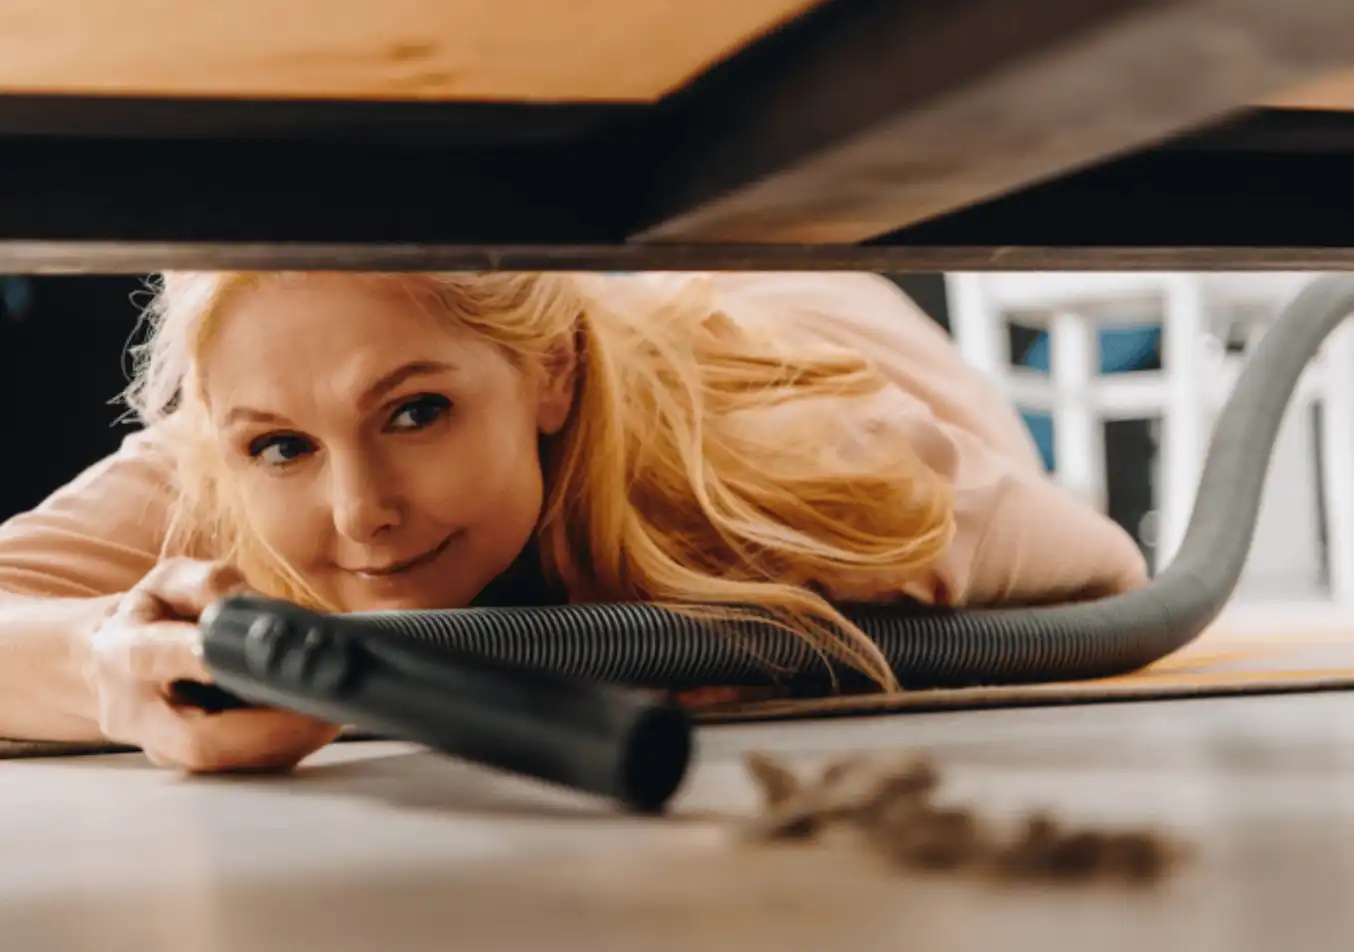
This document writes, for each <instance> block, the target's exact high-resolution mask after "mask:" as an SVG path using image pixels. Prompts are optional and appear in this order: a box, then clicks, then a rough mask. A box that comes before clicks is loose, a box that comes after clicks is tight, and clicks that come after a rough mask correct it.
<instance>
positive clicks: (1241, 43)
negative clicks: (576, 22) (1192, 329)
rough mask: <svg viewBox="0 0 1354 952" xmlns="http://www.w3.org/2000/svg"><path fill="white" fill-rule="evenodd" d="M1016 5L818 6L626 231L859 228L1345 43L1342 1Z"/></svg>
mask: <svg viewBox="0 0 1354 952" xmlns="http://www.w3.org/2000/svg"><path fill="white" fill-rule="evenodd" d="M1019 7H1020V16H1019V17H1015V18H1013V17H1012V15H1011V10H1012V5H1011V3H1010V2H1009V0H966V2H962V3H956V2H916V3H908V4H894V3H887V2H878V3H870V2H868V0H856V2H853V3H851V4H843V6H842V10H841V13H842V15H841V16H827V15H829V14H835V13H837V12H838V11H837V9H836V5H832V6H828V7H826V8H824V9H823V11H822V13H823V14H824V15H825V16H824V17H823V24H824V26H823V28H822V29H820V30H818V31H817V32H815V33H811V34H808V35H806V36H805V37H804V39H803V42H802V44H801V46H800V48H798V49H796V50H794V51H793V54H788V53H787V54H786V55H784V56H783V57H781V58H780V59H779V60H774V61H768V62H765V63H763V64H762V65H761V69H760V72H759V73H758V74H757V75H756V76H753V77H744V78H743V79H742V80H741V81H740V82H739V83H737V84H734V83H730V84H729V88H727V89H725V90H720V91H719V92H718V93H717V94H716V95H712V96H711V97H710V101H709V102H707V103H705V104H704V106H703V109H694V108H693V110H692V115H693V118H692V120H691V121H689V122H688V123H686V128H687V129H688V130H690V131H689V132H688V133H687V134H686V135H685V137H684V138H683V140H682V141H681V142H680V143H679V148H678V149H676V150H675V154H674V155H673V156H672V157H671V159H670V161H669V162H668V163H667V164H666V165H665V166H664V167H663V168H662V171H661V181H662V186H661V187H660V189H658V190H656V191H657V194H656V197H655V207H654V208H653V209H651V210H650V215H649V221H648V222H646V223H645V225H644V226H642V227H641V228H639V229H637V230H636V233H635V234H634V236H633V237H634V238H635V239H636V240H645V241H711V242H734V243H737V242H778V243H826V242H851V241H860V240H865V239H869V238H872V237H875V236H878V235H881V234H885V233H887V232H890V231H893V230H896V229H898V228H903V227H907V226H910V225H913V224H916V223H918V222H922V221H926V220H928V219H931V218H934V217H936V216H940V215H944V214H947V213H950V212H953V211H955V210H957V209H961V208H964V207H968V206H971V205H973V204H976V203H978V202H982V201H985V200H988V199H991V198H994V197H996V196H1000V195H1004V194H1009V193H1011V192H1014V191H1017V190H1019V189H1021V188H1024V187H1026V186H1029V185H1031V184H1034V183H1037V182H1040V181H1047V180H1049V179H1051V178H1054V177H1056V176H1060V175H1065V174H1067V173H1069V172H1071V171H1073V170H1076V169H1078V168H1084V167H1086V166H1088V165H1091V164H1094V163H1096V162H1100V161H1103V160H1104V159H1106V158H1107V157H1110V156H1114V155H1116V154H1121V153H1125V152H1128V151H1132V150H1137V149H1141V148H1144V147H1148V146H1151V145H1152V144H1154V143H1156V142H1160V141H1162V140H1164V139H1166V138H1169V137H1172V136H1176V135H1179V134H1181V133H1184V132H1186V131H1188V130H1190V129H1193V128H1197V127H1199V126H1201V125H1203V124H1205V123H1207V122H1211V121H1214V120H1216V119H1218V118H1220V117H1222V116H1224V115H1226V114H1228V113H1230V112H1232V111H1234V110H1236V109H1237V108H1239V107H1241V106H1243V105H1245V104H1247V103H1251V102H1253V101H1255V100H1256V99H1257V98H1259V97H1261V96H1264V95H1266V94H1267V93H1269V92H1270V91H1272V90H1274V89H1276V88H1283V87H1284V86H1286V85H1290V84H1293V83H1298V82H1302V81H1304V80H1306V79H1307V78H1309V77H1312V76H1317V75H1320V74H1322V73H1323V72H1326V71H1328V70H1331V69H1333V68H1338V67H1340V66H1344V65H1346V64H1347V63H1348V62H1349V55H1350V54H1349V43H1348V37H1349V36H1351V35H1354V3H1350V2H1349V0H1289V2H1287V3H1284V4H1276V3H1274V2H1273V0H1022V2H1021V3H1020V4H1019ZM848 9H850V10H854V11H856V12H855V14H854V15H853V16H850V17H848V16H847V15H846V13H847V11H848ZM806 32H807V31H806ZM698 115H699V117H700V120H699V121H697V120H696V119H695V117H696V116H698Z"/></svg>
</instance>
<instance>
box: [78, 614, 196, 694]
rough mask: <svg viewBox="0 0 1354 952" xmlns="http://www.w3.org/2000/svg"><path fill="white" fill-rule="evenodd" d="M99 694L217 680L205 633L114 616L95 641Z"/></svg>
mask: <svg viewBox="0 0 1354 952" xmlns="http://www.w3.org/2000/svg"><path fill="white" fill-rule="evenodd" d="M90 646H91V649H92V650H91V656H92V659H93V662H94V677H95V679H96V681H97V682H98V684H99V686H100V690H101V691H103V690H119V689H120V688H126V689H130V688H133V687H139V686H141V685H144V684H154V685H167V684H171V683H173V682H174V681H203V682H210V681H211V680H212V676H211V672H210V671H209V670H208V669H207V664H206V662H205V661H204V660H203V657H202V634H201V632H199V631H198V627H197V625H195V624H194V623H192V622H186V621H152V622H148V623H137V622H136V621H135V620H134V619H132V618H123V617H119V616H117V615H115V616H114V617H113V618H112V619H110V620H109V622H108V623H106V624H104V625H103V626H102V627H101V628H100V629H99V630H98V631H97V632H95V634H94V636H93V638H92V639H91V640H90Z"/></svg>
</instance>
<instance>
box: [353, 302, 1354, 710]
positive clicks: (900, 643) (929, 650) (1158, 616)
mask: <svg viewBox="0 0 1354 952" xmlns="http://www.w3.org/2000/svg"><path fill="white" fill-rule="evenodd" d="M1351 311H1354V276H1346V275H1339V276H1326V277H1322V278H1319V279H1317V280H1316V281H1314V282H1313V283H1311V284H1310V285H1308V286H1307V287H1305V288H1304V289H1303V290H1302V291H1301V292H1300V293H1299V294H1298V295H1297V296H1296V297H1295V299H1294V300H1293V301H1292V303H1291V304H1289V306H1288V307H1287V308H1286V309H1285V310H1284V313H1283V314H1282V315H1281V316H1280V318H1279V319H1278V321H1277V322H1276V323H1275V324H1274V326H1273V327H1272V328H1271V329H1270V331H1269V332H1268V333H1267V334H1265V335H1264V337H1263V338H1262V339H1261V340H1260V342H1259V345H1258V346H1257V347H1256V349H1255V352H1254V354H1253V356H1251V358H1250V359H1249V360H1248V361H1247V364H1246V366H1245V368H1244V370H1243V371H1242V373H1241V375H1240V378H1239V379H1238V381H1237V384H1236V387H1235V389H1234V391H1233V393H1232V395H1231V398H1230V399H1229V400H1228V401H1227V403H1226V405H1225V407H1224V408H1223V410H1222V412H1221V415H1220V416H1219V418H1218V420H1217V423H1216V427H1215V429H1214V432H1213V436H1212V442H1211V444H1210V446H1209V450H1208V454H1207V459H1206V461H1205V463H1204V467H1203V474H1202V476H1201V478H1200V482H1199V488H1198V493H1197V496H1196V500H1195V505H1194V509H1193V512H1192V514H1191V518H1190V521H1189V525H1188V528H1187V530H1186V532H1185V535H1184V538H1183V540H1182V543H1181V545H1180V548H1179V552H1178V554H1177V555H1176V557H1175V559H1174V561H1172V562H1171V563H1170V565H1169V566H1168V567H1167V568H1166V569H1165V570H1164V571H1162V572H1161V573H1160V574H1159V575H1157V577H1156V578H1155V579H1154V580H1153V581H1152V582H1151V583H1150V584H1148V585H1147V586H1145V587H1143V588H1140V589H1136V590H1134V591H1130V592H1127V593H1125V594H1120V595H1114V596H1111V597H1107V598H1103V599H1099V600H1096V601H1090V602H1084V603H1075V604H1068V605H1058V606H1053V607H1039V608H962V609H949V608H945V609H936V608H926V607H921V606H908V607H906V608H901V609H900V608H899V607H897V606H893V607H882V606H863V605H846V606H840V607H841V610H842V611H843V614H844V615H845V616H846V617H848V618H849V619H850V620H851V621H852V622H853V623H855V624H856V625H858V626H859V627H860V628H861V629H862V630H863V631H864V632H865V634H867V635H868V636H869V637H870V638H871V639H873V640H874V642H875V643H876V644H878V646H879V648H880V650H881V651H882V652H883V654H884V656H885V657H886V658H887V659H888V661H889V663H890V664H891V665H892V666H893V668H894V670H895V671H896V673H897V676H898V678H899V680H900V681H901V683H902V684H903V685H904V686H905V687H911V688H921V687H953V686H961V685H975V684H1013V683H1021V682H1025V683H1029V682H1046V681H1063V680H1079V679H1088V678H1098V677H1106V676H1111V675H1117V674H1124V673H1126V672H1130V671H1134V670H1137V669H1139V668H1142V667H1143V666H1145V665H1147V664H1150V663H1151V662H1153V661H1156V660H1157V659H1159V658H1162V657H1164V656H1165V655H1168V654H1170V653H1172V652H1174V651H1176V650H1177V649H1179V648H1181V647H1183V646H1184V645H1186V644H1188V643H1189V642H1191V641H1192V640H1194V638H1195V637H1196V636H1198V635H1199V633H1200V632H1202V631H1203V630H1204V628H1206V627H1207V626H1208V624H1209V623H1210V622H1212V621H1213V619H1214V618H1215V617H1217V615H1218V613H1219V612H1220V611H1221V610H1222V608H1223V606H1224V605H1225V604H1226V602H1227V600H1228V598H1229V597H1230V596H1231V594H1232V591H1233V589H1234V588H1235V587H1236V584H1237V580H1238V578H1239V577H1240V574H1241V570H1242V568H1243V566H1244V564H1245V561H1246V556H1247V554H1248V552H1249V549H1250V544H1251V541H1252V537H1253V534H1254V531H1255V523H1256V518H1257V516H1258V512H1259V508H1260V500H1261V494H1262V491H1263V488H1264V484H1265V474H1266V472H1267V470H1268V467H1269V459H1270V455H1271V453H1272V450H1273V445H1274V442H1275V439H1276V437H1277V435H1278V431H1279V427H1280V424H1281V423H1282V421H1283V417H1284V412H1285V409H1286V407H1287V405H1288V401H1289V398H1290V397H1291V395H1292V393H1293V391H1294V390H1295V388H1296V387H1297V384H1298V381H1299V380H1300V378H1301V376H1302V373H1303V370H1304V369H1305V368H1306V366H1307V363H1308V361H1309V360H1311V358H1312V357H1313V356H1315V355H1316V353H1317V351H1318V350H1319V348H1320V346H1321V344H1322V342H1323V341H1324V340H1325V339H1326V337H1327V336H1329V334H1330V333H1331V332H1332V331H1333V330H1334V329H1335V328H1336V327H1337V326H1338V325H1339V324H1340V322H1341V321H1342V320H1343V319H1344V317H1345V316H1346V315H1347V314H1349V313H1350V312H1351ZM1342 372H1354V368H1342ZM1350 488H1351V487H1335V491H1338V492H1342V491H1345V490H1347V489H1350ZM754 611H755V610H754ZM350 617H352V618H353V620H357V619H358V618H361V619H362V620H363V621H364V622H365V623H367V624H370V625H372V626H373V627H375V628H378V629H382V630H385V631H388V632H391V633H394V634H399V635H403V636H407V637H410V638H413V639H416V640H419V641H422V642H427V643H429V644H432V645H437V646H441V647H444V648H447V649H451V650H454V651H456V652H458V653H461V652H463V653H468V654H472V655H478V656H483V657H489V658H494V659H498V660H502V661H505V662H509V663H513V664H517V665H522V666H526V667H530V668H536V669H545V670H550V671H558V672H561V673H565V674H570V675H575V676H578V677H582V678H587V679H593V680H604V681H611V682H619V683H623V684H628V685H634V686H665V687H671V688H679V687H686V686H696V685H712V684H720V685H756V684H766V683H768V680H769V679H773V678H777V677H778V676H779V675H784V674H786V673H789V675H790V680H791V681H795V682H798V683H801V684H805V686H806V687H808V688H810V689H812V688H813V687H814V686H815V685H821V684H824V683H828V682H831V681H840V680H841V679H842V678H843V677H846V678H850V677H851V672H849V671H846V670H844V669H843V668H842V667H841V666H840V665H833V664H832V663H830V662H825V661H824V659H822V658H821V657H820V656H819V655H818V654H817V653H815V652H814V651H813V650H812V649H811V648H809V647H808V646H807V645H806V644H805V642H804V641H803V640H802V639H800V638H798V637H796V636H794V635H793V634H791V633H790V632H788V631H786V630H784V629H783V628H782V627H778V626H776V625H774V624H771V623H769V622H756V621H738V622H727V623H726V622H718V623H712V622H710V621H707V620H699V619H697V618H694V617H688V616H687V615H685V614H682V613H675V612H673V611H670V610H667V609H664V608H660V607H656V606H653V605H646V604H593V605H569V606H562V607H545V608H474V609H457V610H449V611H416V612H399V613H384V614H382V613H376V614H370V615H366V616H350Z"/></svg>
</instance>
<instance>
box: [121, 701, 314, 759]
mask: <svg viewBox="0 0 1354 952" xmlns="http://www.w3.org/2000/svg"><path fill="white" fill-rule="evenodd" d="M140 727H141V730H142V731H143V733H144V734H145V736H146V741H145V743H144V744H143V745H142V749H143V750H144V751H145V752H146V755H147V756H148V757H149V758H150V759H151V761H152V762H153V763H156V764H158V765H160V766H167V767H168V766H172V767H177V768H179V769H181V770H186V771H188V772H189V773H220V772H227V771H246V770H248V771H265V770H290V769H291V768H292V767H295V766H296V765H297V764H298V763H300V762H301V761H302V760H303V759H304V758H306V757H307V756H309V755H310V754H312V753H314V752H315V751H317V750H319V749H320V748H321V747H324V746H325V745H326V744H328V743H330V742H331V741H333V740H334V739H335V738H336V737H338V734H339V728H337V727H335V726H333V725H331V724H325V723H323V722H321V721H317V720H314V719H313V718H309V717H305V716H303V715H300V714H293V713H291V712H289V711H275V710H267V709H247V710H237V711H225V712H223V713H220V714H208V713H205V712H203V711H200V710H197V709H194V708H175V707H172V706H170V705H169V704H167V703H164V702H160V703H158V704H156V705H154V709H148V710H147V711H146V712H145V713H144V716H143V719H142V723H141V725H140Z"/></svg>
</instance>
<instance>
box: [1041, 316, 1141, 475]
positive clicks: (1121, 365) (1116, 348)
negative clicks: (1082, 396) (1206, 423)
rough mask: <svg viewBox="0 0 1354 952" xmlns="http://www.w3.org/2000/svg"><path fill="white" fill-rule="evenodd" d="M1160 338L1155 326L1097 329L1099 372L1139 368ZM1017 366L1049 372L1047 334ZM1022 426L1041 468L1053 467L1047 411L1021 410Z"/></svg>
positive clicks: (1051, 434) (1051, 429) (1120, 371)
mask: <svg viewBox="0 0 1354 952" xmlns="http://www.w3.org/2000/svg"><path fill="white" fill-rule="evenodd" d="M1160 340H1161V328H1159V327H1129V328H1117V329H1116V328H1105V329H1104V330H1102V331H1101V332H1100V372H1101V373H1102V374H1117V373H1126V372H1128V371H1132V370H1141V369H1142V368H1143V367H1144V366H1145V365H1146V364H1148V363H1149V362H1150V361H1151V360H1152V358H1153V357H1154V356H1155V355H1156V350H1157V344H1158V343H1159V341H1160ZM1019 365H1020V366H1021V367H1028V368H1030V369H1031V370H1039V371H1043V372H1044V373H1048V372H1049V341H1048V334H1040V335H1039V337H1038V338H1037V339H1036V340H1035V342H1034V343H1033V344H1031V345H1030V347H1029V349H1028V350H1027V351H1025V353H1024V355H1023V356H1022V357H1021V358H1020V360H1019ZM1020 415H1021V417H1023V418H1024V420H1025V426H1026V427H1027V428H1028V429H1029V431H1030V435H1031V436H1033V437H1034V442H1035V444H1036V445H1038V447H1039V455H1040V456H1042V457H1043V458H1044V468H1045V469H1047V470H1049V471H1050V472H1051V471H1052V470H1053V468H1054V457H1053V417H1051V416H1049V415H1048V414H1047V413H1033V412H1028V411H1021V414H1020Z"/></svg>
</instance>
